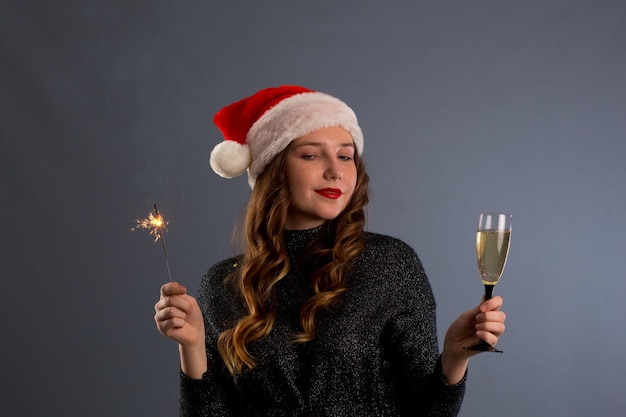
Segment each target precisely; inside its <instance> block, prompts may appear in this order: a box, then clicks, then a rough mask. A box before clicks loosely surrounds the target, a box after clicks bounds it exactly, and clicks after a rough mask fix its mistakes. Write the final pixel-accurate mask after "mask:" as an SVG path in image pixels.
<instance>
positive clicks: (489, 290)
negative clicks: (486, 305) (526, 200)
mask: <svg viewBox="0 0 626 417" xmlns="http://www.w3.org/2000/svg"><path fill="white" fill-rule="evenodd" d="M510 243H511V215H509V214H501V213H481V214H480V216H479V218H478V228H477V229H476V259H477V260H478V272H480V277H481V279H482V281H483V285H484V286H485V300H489V299H490V298H491V296H492V294H493V287H495V285H496V284H497V283H498V281H499V280H500V276H501V275H502V271H503V270H504V266H505V265H506V258H507V256H508V253H509V245H510ZM466 349H469V350H479V351H483V352H500V353H501V352H502V351H501V350H498V349H496V348H495V347H493V346H491V345H489V344H488V343H486V342H485V341H482V340H481V341H480V343H478V344H477V345H474V346H470V347H467V348H466Z"/></svg>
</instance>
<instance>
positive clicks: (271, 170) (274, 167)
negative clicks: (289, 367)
mask: <svg viewBox="0 0 626 417" xmlns="http://www.w3.org/2000/svg"><path fill="white" fill-rule="evenodd" d="M289 148H290V146H288V147H287V148H286V149H284V150H283V151H282V152H281V153H279V154H278V155H277V156H276V157H274V159H273V160H272V162H271V163H270V164H269V165H268V166H267V167H266V168H265V171H264V172H263V174H261V175H260V176H259V177H258V179H257V181H256V183H255V186H254V189H253V190H252V194H251V196H250V200H249V202H248V206H247V210H246V216H245V220H244V230H243V243H244V245H245V247H244V253H243V255H242V260H241V267H240V268H238V269H237V271H236V272H235V273H234V275H231V276H229V277H228V278H227V281H230V282H231V283H233V284H234V286H235V288H236V291H237V292H238V293H239V295H240V296H241V298H242V300H243V303H244V305H245V307H246V309H247V312H248V314H247V315H246V316H244V317H242V318H241V319H240V320H239V321H238V322H237V323H236V324H235V325H234V327H232V328H230V329H227V330H225V331H224V332H222V333H221V334H220V336H219V339H218V342H217V345H218V349H219V352H220V355H221V357H222V359H223V360H224V362H225V364H226V366H227V367H228V369H229V371H230V372H231V373H232V374H238V373H241V372H242V371H243V369H244V368H254V367H255V366H256V360H255V358H254V357H253V356H252V355H251V354H250V352H249V351H248V349H247V345H248V344H249V343H251V342H253V341H256V340H260V339H263V338H264V337H266V336H267V335H268V334H269V333H270V331H271V330H272V326H273V325H274V320H275V311H274V308H273V307H272V296H273V291H274V287H275V285H276V284H277V283H278V282H279V281H280V280H281V279H283V278H284V277H285V276H286V275H287V273H288V272H289V269H290V267H291V265H290V263H289V256H288V254H287V251H286V248H285V240H284V233H283V230H284V225H285V220H286V218H287V211H288V209H289V203H290V201H291V194H290V191H289V187H288V186H287V175H286V163H287V154H288V152H289ZM354 162H355V165H356V169H357V181H356V185H355V189H354V193H353V195H352V198H351V199H350V201H349V202H348V204H347V206H346V208H345V209H344V210H343V212H342V213H341V214H339V216H337V217H336V218H335V219H332V220H329V221H327V222H326V223H325V224H324V226H323V227H322V232H321V233H320V234H319V235H318V236H317V238H316V239H315V240H314V241H313V242H312V243H311V245H310V246H309V250H308V255H307V256H306V258H305V259H303V260H302V262H304V263H306V266H307V270H312V271H315V272H313V274H312V277H311V283H312V288H313V291H314V294H313V295H312V296H311V297H310V298H309V299H308V300H307V301H306V302H305V303H304V304H303V305H302V306H301V307H300V315H299V316H300V317H299V319H300V325H301V329H302V330H301V331H300V332H298V333H296V334H294V335H293V338H292V342H293V343H305V342H308V341H311V340H313V339H314V338H315V317H316V316H317V314H318V313H320V312H321V311H322V310H324V309H325V308H328V307H329V306H331V305H333V304H334V303H336V302H338V301H339V300H340V297H341V295H342V294H343V293H345V292H346V291H347V287H346V279H347V275H348V272H349V270H350V267H351V266H352V264H353V262H354V260H355V258H356V256H357V255H358V254H359V252H360V251H361V250H362V248H363V231H364V226H365V206H366V205H367V203H368V201H369V192H368V185H369V176H368V175H367V172H366V170H365V165H364V163H363V160H362V159H361V158H360V157H359V155H357V154H355V156H354Z"/></svg>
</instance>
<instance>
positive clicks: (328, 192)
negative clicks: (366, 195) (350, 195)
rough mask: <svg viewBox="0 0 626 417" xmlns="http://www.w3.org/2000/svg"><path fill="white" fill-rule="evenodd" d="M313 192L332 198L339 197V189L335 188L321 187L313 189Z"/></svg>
mask: <svg viewBox="0 0 626 417" xmlns="http://www.w3.org/2000/svg"><path fill="white" fill-rule="evenodd" d="M315 192H316V193H318V194H319V195H321V196H323V197H326V198H332V199H333V200H336V199H338V198H339V197H341V190H339V189H337V188H323V189H321V190H315Z"/></svg>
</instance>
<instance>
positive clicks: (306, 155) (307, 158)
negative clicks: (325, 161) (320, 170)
mask: <svg viewBox="0 0 626 417" xmlns="http://www.w3.org/2000/svg"><path fill="white" fill-rule="evenodd" d="M302 159H306V160H307V161H310V160H311V159H315V155H314V154H310V153H307V154H304V155H302Z"/></svg>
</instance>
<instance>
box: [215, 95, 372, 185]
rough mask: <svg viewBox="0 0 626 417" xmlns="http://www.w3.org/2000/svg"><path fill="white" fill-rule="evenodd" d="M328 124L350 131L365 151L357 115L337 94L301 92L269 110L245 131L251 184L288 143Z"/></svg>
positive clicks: (359, 152) (361, 151)
mask: <svg viewBox="0 0 626 417" xmlns="http://www.w3.org/2000/svg"><path fill="white" fill-rule="evenodd" d="M325 127H341V128H343V129H345V130H346V131H348V132H349V133H350V135H351V136H352V140H353V141H354V144H355V146H356V150H357V152H358V154H359V155H361V154H362V153H363V133H362V131H361V128H360V127H359V124H358V121H357V118H356V115H355V114H354V111H352V109H351V108H350V107H348V105H347V104H345V103H344V102H343V101H341V100H339V99H338V98H336V97H333V96H330V95H328V94H324V93H320V92H310V93H301V94H296V95H294V96H291V97H289V98H286V99H284V100H282V101H281V102H279V103H278V104H276V105H275V106H274V107H272V108H271V109H269V110H268V111H266V112H265V113H264V114H263V116H261V117H260V118H259V119H258V120H257V121H256V122H255V123H254V124H253V125H252V127H251V128H250V130H249V131H248V134H247V135H246V143H247V144H248V146H249V147H250V155H251V157H252V164H251V165H250V168H249V169H248V183H249V184H250V187H254V183H255V182H256V179H257V177H258V176H259V175H260V174H261V173H262V172H263V170H264V169H265V167H266V166H267V164H269V163H270V161H271V160H272V159H273V158H274V157H275V156H276V155H277V154H278V153H280V152H281V151H282V150H283V149H285V148H286V147H287V145H289V143H291V142H292V141H293V140H295V139H298V138H300V137H302V136H304V135H306V134H307V133H311V132H313V131H315V130H318V129H322V128H325ZM227 142H228V141H227Z"/></svg>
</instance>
